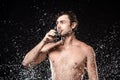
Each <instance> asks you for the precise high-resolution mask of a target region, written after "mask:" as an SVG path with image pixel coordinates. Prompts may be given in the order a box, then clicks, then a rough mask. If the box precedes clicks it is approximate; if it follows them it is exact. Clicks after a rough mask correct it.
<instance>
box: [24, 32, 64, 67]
mask: <svg viewBox="0 0 120 80" xmlns="http://www.w3.org/2000/svg"><path fill="white" fill-rule="evenodd" d="M53 36H55V30H50V31H49V32H48V33H47V34H46V36H45V37H44V39H43V40H42V41H41V42H40V43H38V45H37V46H35V47H34V48H33V49H32V50H30V51H29V52H28V53H27V54H26V55H25V58H24V60H23V61H22V64H23V66H26V67H30V65H32V66H34V65H37V64H39V63H41V62H42V61H43V60H45V58H46V55H47V54H48V51H49V50H50V49H52V48H54V47H55V46H57V45H60V44H61V43H62V41H58V42H56V43H53V42H52V41H53ZM47 42H49V43H47Z"/></svg>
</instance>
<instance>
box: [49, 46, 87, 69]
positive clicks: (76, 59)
mask: <svg viewBox="0 0 120 80" xmlns="http://www.w3.org/2000/svg"><path fill="white" fill-rule="evenodd" d="M49 59H50V60H51V62H52V64H53V65H54V66H60V65H67V66H71V67H72V66H75V65H77V66H79V65H81V64H83V63H85V60H86V56H85V54H84V52H83V51H82V50H80V49H79V48H68V49H64V50H56V51H54V52H52V53H50V54H49Z"/></svg>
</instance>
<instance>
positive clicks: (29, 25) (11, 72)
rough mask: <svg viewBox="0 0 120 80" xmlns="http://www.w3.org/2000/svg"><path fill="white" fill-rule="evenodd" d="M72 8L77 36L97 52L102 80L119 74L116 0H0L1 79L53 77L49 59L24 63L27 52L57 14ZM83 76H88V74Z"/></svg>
mask: <svg viewBox="0 0 120 80" xmlns="http://www.w3.org/2000/svg"><path fill="white" fill-rule="evenodd" d="M64 10H72V11H73V12H75V13H76V15H77V17H78V21H79V26H78V30H77V31H76V36H77V38H78V39H79V40H81V41H84V42H86V43H87V44H89V45H91V46H92V47H93V48H94V50H95V52H96V60H97V66H98V73H99V80H118V79H119V78H120V74H119V73H120V71H119V69H118V68H119V66H120V62H119V60H120V56H119V54H120V38H119V37H120V36H119V34H120V32H119V28H120V12H119V11H120V6H119V2H118V1H117V0H116V1H115V0H111V1H107V0H56V1H55V0H43V1H42V0H19V1H18V0H1V1H0V80H50V76H51V75H50V73H51V72H50V69H49V61H48V59H46V60H45V61H44V62H42V63H41V64H40V65H38V66H36V67H35V68H34V69H31V68H29V69H26V68H24V67H23V66H22V65H21V62H22V60H23V58H24V56H25V54H26V53H27V52H28V51H29V50H31V49H32V48H33V47H34V46H35V45H37V43H39V42H40V40H41V39H42V38H43V37H44V35H45V34H46V32H48V31H49V30H50V29H51V28H53V27H54V26H55V22H54V15H55V14H56V13H57V12H59V11H64ZM84 80H88V79H87V75H85V77H84Z"/></svg>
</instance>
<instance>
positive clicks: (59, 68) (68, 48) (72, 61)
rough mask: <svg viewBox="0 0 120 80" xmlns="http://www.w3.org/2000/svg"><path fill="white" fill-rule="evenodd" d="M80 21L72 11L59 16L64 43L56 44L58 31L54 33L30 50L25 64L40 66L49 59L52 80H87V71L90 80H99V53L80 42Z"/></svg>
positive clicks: (52, 31) (59, 29)
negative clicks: (77, 37) (76, 35)
mask: <svg viewBox="0 0 120 80" xmlns="http://www.w3.org/2000/svg"><path fill="white" fill-rule="evenodd" d="M77 24H78V22H77V19H76V16H75V14H74V13H72V12H71V11H65V12H61V13H59V14H58V16H57V19H56V25H57V31H58V32H59V35H60V36H61V37H62V40H60V41H58V42H53V40H54V39H55V35H56V34H55V32H56V31H55V30H54V29H52V30H50V31H49V32H48V33H47V34H46V35H45V37H44V38H43V40H42V41H41V42H40V43H38V45H36V46H35V47H34V48H33V49H32V50H30V51H29V52H28V53H27V54H26V56H25V58H24V60H23V62H22V64H23V65H24V66H27V67H29V66H31V65H37V64H39V63H41V62H42V61H43V60H45V58H46V57H47V55H48V58H49V61H50V66H51V71H52V80H83V75H84V74H85V69H86V71H87V73H88V77H89V80H98V72H97V65H96V59H95V53H94V50H93V48H92V47H91V46H89V45H87V44H85V43H84V42H82V41H79V40H77V39H76V37H75V35H74V30H75V28H76V27H77Z"/></svg>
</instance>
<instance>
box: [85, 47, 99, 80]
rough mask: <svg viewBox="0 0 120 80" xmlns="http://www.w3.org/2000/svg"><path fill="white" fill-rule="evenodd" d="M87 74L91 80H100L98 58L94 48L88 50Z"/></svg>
mask: <svg viewBox="0 0 120 80" xmlns="http://www.w3.org/2000/svg"><path fill="white" fill-rule="evenodd" d="M87 72H88V77H89V80H98V72H97V65H96V56H95V52H94V50H93V48H90V49H89V50H88V54H87Z"/></svg>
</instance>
